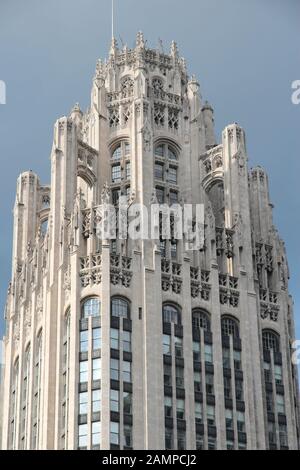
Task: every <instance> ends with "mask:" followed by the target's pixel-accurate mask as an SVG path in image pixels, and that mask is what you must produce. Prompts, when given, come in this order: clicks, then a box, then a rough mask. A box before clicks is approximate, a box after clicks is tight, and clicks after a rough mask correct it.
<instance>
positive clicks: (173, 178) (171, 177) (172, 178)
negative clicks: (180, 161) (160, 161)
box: [168, 166, 177, 184]
mask: <svg viewBox="0 0 300 470" xmlns="http://www.w3.org/2000/svg"><path fill="white" fill-rule="evenodd" d="M168 182H169V183H172V184H177V168H174V167H173V166H170V167H169V172H168Z"/></svg>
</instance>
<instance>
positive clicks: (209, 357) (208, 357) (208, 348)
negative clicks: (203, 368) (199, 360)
mask: <svg viewBox="0 0 300 470" xmlns="http://www.w3.org/2000/svg"><path fill="white" fill-rule="evenodd" d="M204 358H205V362H208V363H209V364H212V363H213V351H212V345H211V344H205V345H204Z"/></svg>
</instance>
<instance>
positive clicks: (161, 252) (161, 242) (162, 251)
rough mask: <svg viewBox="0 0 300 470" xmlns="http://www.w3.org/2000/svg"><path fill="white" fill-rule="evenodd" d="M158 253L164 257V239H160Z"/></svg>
mask: <svg viewBox="0 0 300 470" xmlns="http://www.w3.org/2000/svg"><path fill="white" fill-rule="evenodd" d="M160 254H161V256H162V257H163V258H165V257H166V240H160Z"/></svg>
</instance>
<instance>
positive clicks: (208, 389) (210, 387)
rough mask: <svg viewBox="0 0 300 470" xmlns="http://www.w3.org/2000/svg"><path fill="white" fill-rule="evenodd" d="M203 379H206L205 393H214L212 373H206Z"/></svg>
mask: <svg viewBox="0 0 300 470" xmlns="http://www.w3.org/2000/svg"><path fill="white" fill-rule="evenodd" d="M205 381H206V393H207V395H213V394H214V376H213V374H206V376H205Z"/></svg>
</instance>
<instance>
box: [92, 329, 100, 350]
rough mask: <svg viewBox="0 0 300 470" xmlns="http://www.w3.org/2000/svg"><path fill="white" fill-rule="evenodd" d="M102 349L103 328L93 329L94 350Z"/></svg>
mask: <svg viewBox="0 0 300 470" xmlns="http://www.w3.org/2000/svg"><path fill="white" fill-rule="evenodd" d="M96 349H101V328H93V350H94V351H95V350H96Z"/></svg>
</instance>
